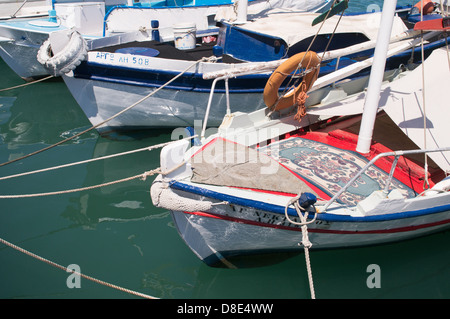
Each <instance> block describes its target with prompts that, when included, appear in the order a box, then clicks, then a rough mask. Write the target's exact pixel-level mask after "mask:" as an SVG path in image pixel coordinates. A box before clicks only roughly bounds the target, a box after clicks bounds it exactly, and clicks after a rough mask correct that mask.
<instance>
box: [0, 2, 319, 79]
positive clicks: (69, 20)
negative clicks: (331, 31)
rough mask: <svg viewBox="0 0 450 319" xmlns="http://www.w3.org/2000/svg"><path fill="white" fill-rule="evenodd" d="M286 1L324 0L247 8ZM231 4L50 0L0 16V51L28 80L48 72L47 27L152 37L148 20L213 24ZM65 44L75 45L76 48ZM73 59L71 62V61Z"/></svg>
mask: <svg viewBox="0 0 450 319" xmlns="http://www.w3.org/2000/svg"><path fill="white" fill-rule="evenodd" d="M285 2H288V4H289V5H290V6H294V7H296V6H299V5H301V4H304V5H305V6H307V7H309V8H311V9H320V7H321V6H324V5H326V4H327V3H328V0H320V1H319V0H317V1H311V5H308V4H305V2H306V1H299V2H296V3H290V2H291V1H287V0H270V1H266V0H249V2H248V3H249V4H248V10H249V11H250V12H254V13H255V14H257V13H258V12H260V11H264V10H265V9H267V7H271V6H274V7H277V6H279V5H284V3H285ZM314 6H315V7H314ZM233 7H234V4H233V2H232V1H231V0H219V1H215V0H198V1H191V2H183V5H181V6H179V5H176V4H175V2H174V1H158V2H155V1H142V2H134V1H131V0H99V1H68V0H52V7H51V9H50V10H49V14H48V16H46V17H37V18H36V17H34V18H28V19H23V18H21V19H8V20H4V21H0V57H1V58H2V59H3V60H4V61H5V62H6V63H7V64H8V66H9V67H10V68H11V69H12V70H13V71H14V72H15V73H17V74H18V75H19V76H20V77H22V78H24V79H26V80H31V79H33V78H39V77H43V76H48V75H49V74H52V72H51V71H49V70H48V69H47V68H45V67H44V66H43V65H42V64H41V63H39V62H38V60H37V59H36V56H37V55H38V50H39V49H40V47H41V46H42V45H43V44H44V43H45V41H47V40H48V38H49V36H50V34H52V33H55V32H64V31H67V32H68V31H69V30H72V31H77V32H78V34H80V35H81V36H82V37H83V38H84V39H85V40H88V41H89V40H94V39H104V38H110V37H112V38H111V39H109V41H115V43H117V42H124V41H130V39H133V40H142V39H149V38H150V39H151V31H152V27H153V26H152V21H158V24H159V28H160V29H161V30H164V29H165V28H172V25H173V24H174V23H183V22H187V21H189V22H194V23H196V24H197V25H198V28H199V29H208V28H214V17H215V14H216V13H217V12H218V11H219V10H225V9H226V8H233ZM230 18H235V17H232V16H230ZM175 21H176V22H175ZM117 35H121V36H120V37H118V36H117ZM97 43H98V42H97ZM101 43H103V42H101ZM111 43H114V42H111ZM69 49H70V50H72V51H75V48H70V47H68V48H67V50H69ZM76 49H78V50H82V51H86V50H88V49H92V46H91V45H90V44H88V46H87V47H86V48H84V47H83V46H80V45H78V46H77V47H76ZM85 53H86V52H81V53H79V59H80V60H82V59H83V58H84V57H85ZM69 58H73V57H70V56H68V59H69ZM74 59H78V57H75V58H74ZM78 63H79V61H78V62H77V63H74V66H73V67H75V66H76V65H77V64H78ZM73 67H72V68H73Z"/></svg>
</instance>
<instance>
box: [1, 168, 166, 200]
mask: <svg viewBox="0 0 450 319" xmlns="http://www.w3.org/2000/svg"><path fill="white" fill-rule="evenodd" d="M159 173H161V171H160V169H159V168H157V169H154V170H151V171H147V172H145V173H142V174H139V175H135V176H131V177H126V178H122V179H118V180H115V181H111V182H106V183H103V184H97V185H92V186H86V187H80V188H73V189H67V190H62V191H55V192H47V193H35V194H21V195H0V199H13V198H30V197H43V196H52V195H62V194H69V193H76V192H82V191H87V190H91V189H96V188H100V187H105V186H110V185H114V184H119V183H123V182H128V181H131V180H134V179H138V178H140V179H141V180H144V181H145V179H146V178H147V177H148V176H151V175H155V174H159Z"/></svg>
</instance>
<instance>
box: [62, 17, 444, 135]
mask: <svg viewBox="0 0 450 319" xmlns="http://www.w3.org/2000/svg"><path fill="white" fill-rule="evenodd" d="M323 14H324V13H310V12H303V13H298V12H292V10H282V9H274V10H271V11H268V12H266V14H265V15H264V16H263V17H260V18H258V19H253V18H252V19H248V21H247V22H245V23H242V24H234V23H227V22H221V23H220V29H219V34H218V36H217V39H215V40H214V41H212V42H210V41H205V34H202V33H199V32H197V39H193V38H191V39H190V43H189V44H188V45H184V44H183V46H182V48H179V47H177V43H176V42H174V41H172V40H170V39H169V41H163V40H161V41H140V42H130V43H127V44H121V45H115V46H105V47H102V48H98V49H96V50H91V51H89V53H88V56H87V59H86V60H85V61H83V62H81V64H80V65H79V66H78V67H76V68H75V69H74V70H73V72H69V73H65V74H63V75H62V77H63V79H64V81H65V83H66V85H67V87H68V88H69V90H70V92H71V93H72V95H73V97H74V98H75V100H76V101H77V102H78V104H79V105H80V107H81V109H82V110H83V112H84V113H85V114H86V116H87V118H88V119H89V120H90V121H91V123H92V125H93V126H96V129H97V130H98V131H99V132H100V133H101V134H107V133H109V132H112V131H124V130H140V129H149V128H159V127H179V126H186V125H193V124H194V121H195V120H201V119H202V118H203V117H204V115H205V112H206V109H205V105H207V102H208V100H209V98H210V88H211V85H212V83H213V82H214V79H212V78H208V76H207V74H211V73H213V72H219V71H223V70H227V72H233V70H234V69H243V68H248V69H252V68H254V67H256V66H255V65H257V67H258V68H260V67H261V64H266V63H267V62H273V63H275V64H276V63H281V62H282V61H283V60H285V59H286V58H288V57H290V56H293V55H294V54H295V53H298V52H301V51H304V50H306V49H307V46H308V44H309V43H310V42H311V40H312V38H314V37H315V34H316V33H317V31H318V30H319V28H320V24H316V25H315V26H313V27H311V24H312V22H313V21H314V20H315V19H318V18H319V17H320V16H322V15H323ZM380 17H381V13H380V12H375V13H370V14H360V15H348V16H345V15H344V16H342V17H341V16H338V15H334V16H333V17H330V19H329V21H330V23H329V24H327V25H325V26H323V27H322V28H321V29H320V32H319V33H318V35H317V37H316V40H315V42H314V48H313V49H314V50H316V51H317V52H320V51H324V49H325V47H327V46H328V49H329V50H330V52H331V51H333V52H335V53H336V54H335V55H332V56H328V57H324V60H323V62H324V64H328V66H325V65H323V66H322V72H321V76H322V75H324V74H326V73H327V72H331V71H334V70H335V69H336V68H337V67H338V68H339V67H342V66H345V65H348V64H350V63H353V62H355V61H357V60H358V59H360V58H361V57H362V56H364V55H365V56H367V55H371V54H373V47H374V46H375V43H376V37H377V29H378V26H379V21H380ZM245 19H247V18H245ZM241 20H242V19H241ZM337 21H340V23H339V28H338V29H337V30H334V26H335V25H336V23H337ZM298 30H301V32H299V31H298ZM186 34H192V33H189V32H186ZM415 35H416V36H417V33H415ZM412 36H414V34H412V33H410V32H409V31H408V29H407V28H406V26H405V24H404V22H403V21H402V19H401V18H400V17H397V16H396V17H395V20H394V26H393V29H392V38H393V39H395V40H393V41H399V40H401V39H406V41H410V40H411V37H412ZM161 37H162V38H164V37H163V36H162V35H161ZM363 43H364V46H362V47H361V46H358V45H361V44H363ZM403 43H404V42H403ZM411 43H412V42H411ZM436 43H437V45H443V44H444V43H445V42H442V40H441V42H436ZM436 43H433V44H431V43H430V44H429V45H430V46H434V45H436ZM397 45H399V44H398V43H397ZM354 46H358V50H356V51H348V52H347V53H345V52H343V51H342V50H343V49H344V48H349V47H353V48H354ZM365 46H366V47H365ZM428 48H429V47H428V46H427V47H426V50H428ZM339 50H341V51H339ZM337 51H339V52H340V53H339V55H338V52H337ZM416 51H417V50H416ZM349 52H350V53H349ZM351 52H356V53H354V54H353V55H352V54H351ZM400 52H403V53H404V50H399V51H398V53H400ZM333 56H334V58H333ZM417 56H418V54H414V57H417ZM337 57H339V63H336V61H337V60H336V58H337ZM410 57H411V51H410V52H409V53H404V55H402V56H401V57H398V56H396V57H394V55H393V56H391V57H390V60H389V61H392V64H393V65H395V67H397V66H398V65H399V64H401V63H407V61H408V60H409V59H410ZM397 58H401V59H400V60H399V59H397ZM267 66H268V67H270V66H271V64H268V65H267ZM327 69H328V71H327ZM270 72H271V71H267V70H266V71H265V72H264V71H261V73H259V74H254V73H253V74H249V75H246V76H241V77H238V78H229V80H228V81H227V82H226V85H228V86H229V90H228V92H229V95H228V98H227V97H226V94H225V83H224V82H222V81H220V82H219V83H217V86H216V87H215V88H214V91H215V96H214V98H215V99H217V100H218V101H219V102H218V105H216V106H215V107H214V108H213V109H212V110H211V114H209V119H208V124H209V125H219V124H220V123H221V121H222V118H223V115H224V114H225V111H226V108H227V101H228V100H229V102H230V103H231V104H232V105H236V104H237V103H239V110H241V111H243V112H251V111H255V110H257V109H260V108H262V107H264V105H263V103H262V100H261V94H262V92H263V89H264V85H265V83H266V81H267V79H268V78H269V76H270ZM134 103H136V105H134V106H132V107H131V108H130V107H129V106H130V105H131V104H134ZM119 113H122V115H120V116H116V115H117V114H119Z"/></svg>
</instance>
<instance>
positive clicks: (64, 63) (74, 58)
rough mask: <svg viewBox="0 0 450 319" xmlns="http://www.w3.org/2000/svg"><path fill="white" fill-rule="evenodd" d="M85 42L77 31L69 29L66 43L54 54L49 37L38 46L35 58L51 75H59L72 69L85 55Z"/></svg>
mask: <svg viewBox="0 0 450 319" xmlns="http://www.w3.org/2000/svg"><path fill="white" fill-rule="evenodd" d="M87 52H88V50H87V44H86V40H84V39H83V37H82V36H81V34H80V33H79V32H78V31H75V30H71V33H70V34H69V40H68V42H67V44H66V45H65V46H64V47H63V48H62V49H61V50H60V51H59V52H57V53H56V54H55V53H54V52H53V50H52V46H51V42H50V39H48V40H46V41H45V42H44V43H43V44H42V46H41V47H40V48H39V51H38V54H37V60H38V61H39V63H41V64H42V65H43V66H44V67H45V68H46V69H47V70H49V71H50V72H51V73H52V74H53V75H55V76H59V75H62V74H65V73H68V72H70V71H72V70H74V69H75V68H76V67H77V66H78V65H79V64H80V63H81V61H83V60H85V59H86V57H87Z"/></svg>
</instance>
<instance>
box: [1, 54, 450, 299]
mask: <svg viewBox="0 0 450 319" xmlns="http://www.w3.org/2000/svg"><path fill="white" fill-rule="evenodd" d="M22 83H24V82H23V81H22V80H21V79H20V78H19V77H17V76H16V75H15V74H14V73H13V72H12V71H11V70H10V69H9V68H8V67H7V66H6V64H5V63H4V62H3V61H2V60H1V59H0V89H1V88H7V87H11V86H14V85H18V84H22ZM132 102H133V101H130V104H131V103H132ZM89 127H90V123H89V121H88V120H87V118H86V117H85V115H84V114H83V112H82V111H81V109H80V108H79V106H78V105H77V103H76V102H75V100H74V99H73V98H72V96H71V94H70V93H69V91H68V90H67V88H66V86H65V84H64V82H63V81H62V80H61V79H53V80H48V81H45V82H42V83H36V84H33V85H30V86H26V87H23V88H20V89H16V90H12V91H6V92H0V163H4V162H7V161H9V160H12V159H15V158H18V157H20V156H23V155H26V154H29V153H31V152H34V151H37V150H39V149H42V148H44V147H47V146H49V145H52V144H54V143H56V142H59V141H61V140H63V139H65V138H67V137H70V136H73V135H74V134H76V133H78V132H81V131H83V130H84V129H87V128H89ZM171 132H172V130H154V131H150V132H146V133H145V134H142V135H140V136H114V137H102V136H99V135H98V134H97V132H96V131H91V132H89V133H86V134H84V135H82V136H80V137H78V138H76V139H74V140H72V141H69V142H67V143H64V144H61V145H59V146H57V147H55V148H52V149H50V150H47V151H45V152H42V153H40V154H37V155H35V156H32V157H29V158H26V159H23V160H20V161H17V162H14V163H11V164H9V165H5V166H2V167H0V177H1V176H9V175H12V174H18V173H23V172H28V171H32V170H37V169H42V168H47V167H51V166H56V165H62V164H66V163H72V162H77V161H82V160H88V159H92V158H96V157H100V156H105V155H110V154H115V153H120V152H125V151H130V150H134V149H139V148H143V147H146V146H150V145H154V144H158V143H162V142H167V141H170V139H171ZM158 166H159V150H154V151H145V152H139V153H135V154H131V155H127V156H121V157H117V158H112V159H107V160H103V161H97V162H92V163H88V164H83V165H78V166H74V167H68V168H62V169H59V170H54V171H49V172H44V173H39V174H34V175H29V176H23V177H17V178H12V179H6V180H0V195H20V194H34V193H46V192H54V191H62V190H69V189H75V188H81V187H87V186H91V185H97V184H101V183H105V182H109V181H114V180H118V179H121V178H126V177H130V176H135V175H138V174H142V173H144V172H145V171H148V170H151V169H155V168H157V167H158ZM153 179H154V176H151V177H148V178H147V179H146V180H141V179H135V180H132V181H129V182H124V183H120V184H115V185H111V186H107V187H102V188H99V189H93V190H87V191H79V192H74V193H68V194H60V195H53V196H45V197H35V198H34V197H33V198H19V199H17V198H13V199H0V238H1V239H3V240H5V241H8V242H10V243H12V244H14V245H17V246H19V247H21V248H23V249H25V250H27V251H29V252H31V253H34V254H36V255H38V256H40V257H42V258H45V259H46V260H49V261H51V262H54V263H57V264H59V265H62V266H64V267H68V266H69V265H77V266H78V267H79V269H80V271H81V273H83V274H85V275H87V276H91V277H93V278H96V279H99V280H102V281H104V282H107V283H110V284H113V285H117V286H119V287H123V288H127V289H130V290H132V291H137V292H140V293H143V294H146V295H150V296H154V297H157V298H163V299H230V298H231V299H241V298H246V299H248V298H249V299H309V298H310V288H309V282H308V276H307V270H306V266H305V256H304V254H299V255H296V256H290V257H289V258H284V259H276V258H275V257H272V258H271V259H269V261H270V262H267V260H264V263H263V261H262V260H261V262H260V263H255V265H254V267H243V268H239V269H225V268H211V267H208V266H206V265H205V264H203V263H202V262H201V261H200V260H199V259H198V258H197V257H196V256H195V255H194V254H193V253H192V252H191V251H190V249H189V248H188V247H187V246H186V245H185V243H184V242H183V241H182V239H181V238H180V236H179V235H178V233H177V230H176V229H175V227H174V224H173V221H172V219H171V216H170V213H169V212H168V211H166V210H164V209H160V208H156V207H154V206H153V205H152V202H151V198H150V191H149V189H150V185H151V182H152V181H153ZM300 240H301V238H299V241H300ZM449 244H450V231H444V232H440V233H437V234H433V235H429V236H426V237H422V238H417V239H413V240H408V241H403V242H398V243H393V244H386V245H380V246H374V247H364V248H353V249H337V250H328V251H311V252H310V259H311V266H312V273H313V278H314V290H315V294H316V298H318V299H391V298H401V299H405V298H408V299H410V298H424V299H447V298H449V297H450V245H449ZM370 265H377V266H379V270H380V272H379V283H380V286H379V287H370V286H371V285H370V284H369V285H368V281H369V283H370V282H372V281H371V279H370V276H371V275H372V271H371V270H370V269H371V268H370ZM0 269H1V271H0V298H2V299H37V298H39V299H42V298H43V299H61V298H62V299H81V298H86V299H105V298H114V299H126V298H133V299H140V298H141V297H138V296H135V295H133V294H130V293H127V292H123V291H120V290H117V289H113V288H111V287H108V286H105V285H103V284H99V283H96V282H93V281H91V280H88V279H86V278H81V280H80V285H79V287H73V288H69V287H68V284H67V282H68V278H69V276H70V274H69V273H67V272H65V271H64V270H61V269H59V268H56V267H54V266H52V265H50V264H48V263H46V262H43V261H42V260H38V259H36V258H34V257H32V256H29V255H26V254H24V253H23V252H20V251H18V250H16V249H13V248H11V247H9V246H6V245H4V244H0ZM69 279H70V278H69ZM70 282H71V281H70V280H69V283H70Z"/></svg>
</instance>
